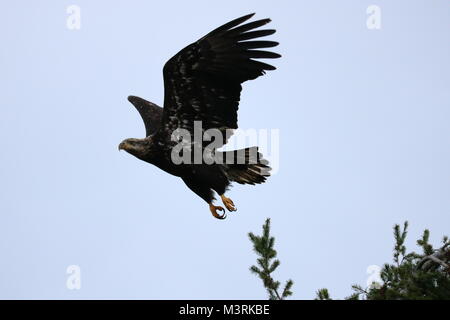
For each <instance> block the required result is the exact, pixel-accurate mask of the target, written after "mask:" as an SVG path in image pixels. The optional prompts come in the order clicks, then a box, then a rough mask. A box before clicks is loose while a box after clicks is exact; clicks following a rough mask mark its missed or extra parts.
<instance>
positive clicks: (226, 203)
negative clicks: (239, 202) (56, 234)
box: [220, 194, 237, 211]
mask: <svg viewBox="0 0 450 320" xmlns="http://www.w3.org/2000/svg"><path fill="white" fill-rule="evenodd" d="M220 197H221V198H222V202H223V204H224V206H225V207H226V208H227V209H228V211H236V210H237V208H236V207H235V206H234V203H233V200H231V199H230V198H227V197H225V195H224V194H222V195H220Z"/></svg>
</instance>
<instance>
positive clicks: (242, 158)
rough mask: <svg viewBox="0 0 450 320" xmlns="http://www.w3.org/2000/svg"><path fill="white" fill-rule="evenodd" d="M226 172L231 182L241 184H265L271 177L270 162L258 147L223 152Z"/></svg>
mask: <svg viewBox="0 0 450 320" xmlns="http://www.w3.org/2000/svg"><path fill="white" fill-rule="evenodd" d="M222 156H223V167H224V172H225V174H226V175H227V177H228V179H229V180H230V181H234V182H237V183H240V184H252V185H254V184H259V183H264V182H265V181H266V178H267V177H268V176H270V170H271V168H270V167H269V162H268V161H267V160H266V159H264V158H263V156H262V154H261V153H260V152H258V147H250V148H245V149H239V150H233V151H226V152H222Z"/></svg>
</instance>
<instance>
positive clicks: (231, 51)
mask: <svg viewBox="0 0 450 320" xmlns="http://www.w3.org/2000/svg"><path fill="white" fill-rule="evenodd" d="M253 15H254V14H249V15H246V16H243V17H240V18H237V19H235V20H233V21H230V22H228V23H226V24H224V25H223V26H221V27H219V28H217V29H215V30H213V31H211V32H210V33H208V34H207V35H206V36H204V37H203V38H201V39H199V40H197V41H196V42H194V43H192V44H190V45H188V46H187V47H185V48H184V49H183V50H181V51H180V52H178V53H177V54H176V55H175V56H173V57H172V58H171V59H170V60H169V61H167V63H166V64H165V65H164V69H163V74H164V108H161V107H159V106H157V105H156V104H154V103H151V102H149V101H146V100H144V99H142V98H139V97H135V96H129V97H128V100H129V101H130V102H131V103H132V104H133V105H134V106H135V107H136V109H137V110H138V111H139V113H140V115H141V117H142V119H143V120H144V124H145V129H146V138H144V139H135V138H130V139H126V140H124V141H123V142H121V143H120V144H119V150H122V149H123V150H126V151H127V152H128V153H130V154H132V155H134V156H135V157H137V158H139V159H141V160H143V161H146V162H148V163H151V164H153V165H155V166H157V167H158V168H160V169H162V170H164V171H166V172H168V173H170V174H172V175H175V176H178V177H180V178H181V179H183V181H184V183H185V184H186V185H187V186H188V187H189V188H190V189H191V190H192V191H193V192H195V193H196V194H197V195H198V196H200V197H201V198H202V199H203V200H205V201H206V202H207V203H208V205H209V209H210V211H211V213H212V215H213V216H214V217H216V218H218V219H224V218H225V217H226V215H225V209H224V208H223V207H221V206H216V205H214V204H213V200H215V197H214V192H213V190H214V191H216V192H217V194H219V195H220V197H221V199H222V202H223V204H224V206H225V207H226V208H227V210H228V211H235V210H236V207H235V205H234V203H233V201H232V200H231V199H230V198H227V197H226V196H225V191H226V190H227V189H228V187H229V186H230V184H231V182H237V183H240V184H252V185H254V184H259V183H263V182H264V181H265V180H266V177H267V176H268V175H269V170H270V167H269V166H268V162H267V161H266V160H265V159H263V158H262V155H261V154H260V153H259V152H258V147H251V148H246V149H241V150H234V151H227V152H220V151H217V150H216V149H218V148H220V147H221V146H223V145H224V144H226V142H227V140H228V138H229V136H230V135H231V134H232V131H233V129H236V128H237V127H238V125H237V110H238V105H239V100H240V92H241V89H242V87H241V84H242V83H243V82H245V81H247V80H253V79H256V78H257V77H259V76H261V75H263V74H265V71H266V70H275V69H276V68H275V67H274V66H271V65H269V64H266V63H263V62H261V61H257V60H254V59H258V58H279V57H281V56H280V55H279V54H277V53H273V52H270V51H264V50H259V49H261V48H271V47H275V46H277V45H278V43H277V42H274V41H263V40H254V39H257V38H260V37H264V36H269V35H272V34H274V33H275V30H272V29H263V30H255V29H257V28H259V27H262V26H264V25H266V24H267V23H269V22H270V19H262V20H257V21H253V22H248V23H245V24H244V22H246V21H247V20H248V19H250V18H251V17H253ZM197 123H200V124H201V129H200V130H201V133H204V134H205V136H207V132H208V131H210V130H215V131H216V132H218V133H220V134H222V137H221V138H217V136H214V146H213V147H212V148H211V147H210V150H209V149H208V145H210V141H201V142H200V143H199V142H198V141H195V139H194V141H192V140H186V139H180V136H179V135H175V134H174V133H175V132H176V131H177V130H180V129H182V130H184V131H183V132H188V133H190V134H192V135H194V131H195V126H196V124H197ZM202 137H203V136H202ZM181 140H183V142H181ZM211 140H212V139H211ZM186 141H187V142H186ZM180 143H181V145H182V146H183V148H182V151H181V152H180V154H183V155H184V153H185V152H190V151H192V150H194V149H195V148H197V149H196V150H198V148H200V151H201V152H203V151H210V155H212V156H213V159H226V161H225V162H224V161H213V162H211V161H209V162H208V161H206V158H207V157H206V156H205V160H202V161H201V162H200V163H198V162H195V161H194V163H192V162H189V161H185V162H182V163H176V162H175V161H174V160H173V159H174V158H173V155H174V151H175V148H177V146H179V145H180ZM186 146H187V148H186ZM175 153H176V152H175ZM202 154H203V153H202ZM205 154H207V153H206V152H205ZM229 159H231V160H232V161H229ZM218 211H221V212H223V214H219V213H218Z"/></svg>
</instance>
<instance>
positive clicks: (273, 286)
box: [248, 219, 294, 300]
mask: <svg viewBox="0 0 450 320" xmlns="http://www.w3.org/2000/svg"><path fill="white" fill-rule="evenodd" d="M248 237H249V238H250V241H251V242H252V243H253V250H254V251H255V252H256V254H257V255H258V256H259V258H258V259H257V260H256V261H257V266H254V265H253V266H251V267H250V271H251V272H252V273H254V274H256V275H258V276H259V278H260V279H261V280H262V281H263V284H264V287H265V288H266V290H267V293H268V295H269V299H270V300H284V299H285V298H287V297H288V296H291V295H292V291H291V288H292V286H293V284H294V282H293V281H292V280H288V281H287V282H286V284H285V286H284V289H283V291H282V292H281V294H280V293H279V291H278V289H279V287H280V282H279V281H275V280H274V279H273V278H272V273H273V272H274V271H275V270H276V269H277V268H278V267H279V265H280V260H278V259H276V256H277V252H276V250H275V249H274V245H275V238H274V237H271V236H270V219H267V220H266V222H265V224H264V225H263V233H262V235H261V236H257V235H254V234H253V233H251V232H250V233H249V234H248Z"/></svg>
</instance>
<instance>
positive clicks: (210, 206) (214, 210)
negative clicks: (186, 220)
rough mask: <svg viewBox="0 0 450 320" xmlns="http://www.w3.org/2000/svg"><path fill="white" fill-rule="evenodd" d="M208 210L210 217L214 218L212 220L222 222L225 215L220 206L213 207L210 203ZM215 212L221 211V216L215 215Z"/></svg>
mask: <svg viewBox="0 0 450 320" xmlns="http://www.w3.org/2000/svg"><path fill="white" fill-rule="evenodd" d="M209 210H210V211H211V213H212V215H213V216H214V218H217V219H220V220H223V219H225V218H226V217H227V215H226V214H225V209H224V208H222V207H220V206H215V205H213V204H212V203H210V204H209ZM217 210H219V211H223V214H222V215H220V214H218V213H217Z"/></svg>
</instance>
